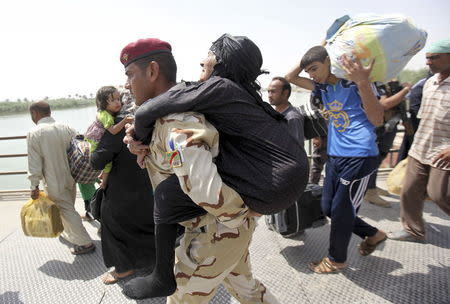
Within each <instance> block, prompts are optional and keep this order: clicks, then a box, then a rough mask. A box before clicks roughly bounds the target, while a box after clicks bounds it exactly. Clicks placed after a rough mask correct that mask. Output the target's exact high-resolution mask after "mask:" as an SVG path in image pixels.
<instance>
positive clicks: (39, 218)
mask: <svg viewBox="0 0 450 304" xmlns="http://www.w3.org/2000/svg"><path fill="white" fill-rule="evenodd" d="M20 218H21V220H22V230H23V233H24V234H25V235H27V236H34V237H57V236H59V235H60V234H61V232H62V231H63V230H64V227H63V224H62V221H61V215H60V214H59V209H58V206H56V204H55V203H54V202H52V201H51V200H50V199H49V198H48V197H47V195H45V193H44V192H42V191H41V192H40V193H39V198H38V199H36V200H33V199H30V200H29V201H28V202H27V203H26V204H25V205H24V206H23V207H22V210H21V211H20Z"/></svg>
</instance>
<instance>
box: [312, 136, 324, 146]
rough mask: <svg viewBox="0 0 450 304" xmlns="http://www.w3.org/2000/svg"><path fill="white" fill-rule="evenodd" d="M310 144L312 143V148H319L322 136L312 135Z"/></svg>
mask: <svg viewBox="0 0 450 304" xmlns="http://www.w3.org/2000/svg"><path fill="white" fill-rule="evenodd" d="M312 144H313V146H314V148H316V149H319V148H320V147H321V146H322V138H320V137H314V138H313V139H312Z"/></svg>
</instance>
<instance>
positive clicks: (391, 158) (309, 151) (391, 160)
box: [0, 128, 404, 194]
mask: <svg viewBox="0 0 450 304" xmlns="http://www.w3.org/2000/svg"><path fill="white" fill-rule="evenodd" d="M397 132H398V133H403V132H404V130H402V129H401V128H399V129H398V131H397ZM26 138H27V137H26V136H25V135H22V136H6V137H0V143H1V142H2V141H4V140H21V139H22V140H23V139H26ZM312 151H313V145H312V140H308V144H307V148H306V152H307V155H308V159H311V155H312ZM397 152H398V149H391V150H390V151H389V154H388V157H389V167H388V168H380V169H379V171H381V172H383V171H384V172H385V171H391V170H392V167H394V166H395V163H394V153H397ZM27 156H28V154H26V153H22V154H0V158H17V157H27ZM27 173H28V172H27V171H0V176H4V175H25V174H27ZM29 191H30V190H29V189H14V190H3V189H0V194H8V193H17V192H29Z"/></svg>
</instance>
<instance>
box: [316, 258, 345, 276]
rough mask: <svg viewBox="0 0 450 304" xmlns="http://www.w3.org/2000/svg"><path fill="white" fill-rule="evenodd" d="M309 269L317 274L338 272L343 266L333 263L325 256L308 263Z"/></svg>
mask: <svg viewBox="0 0 450 304" xmlns="http://www.w3.org/2000/svg"><path fill="white" fill-rule="evenodd" d="M308 267H309V269H311V270H312V271H314V272H315V273H319V274H327V273H338V272H340V271H341V270H342V269H344V268H345V265H343V266H337V265H333V263H332V262H331V261H330V260H329V259H328V258H327V257H325V258H323V259H322V260H321V261H320V262H312V263H309V265H308Z"/></svg>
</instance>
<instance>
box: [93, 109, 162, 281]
mask: <svg viewBox="0 0 450 304" xmlns="http://www.w3.org/2000/svg"><path fill="white" fill-rule="evenodd" d="M121 118H123V115H119V116H118V117H116V120H120V119H121ZM124 135H125V130H122V131H121V132H120V133H118V134H116V135H112V134H111V133H109V132H105V134H104V136H103V137H102V139H101V141H100V143H99V145H98V148H97V150H96V151H95V152H94V153H93V154H92V159H91V164H92V165H93V166H94V168H96V169H100V168H103V167H104V166H105V165H106V164H107V163H109V162H113V167H112V170H111V172H110V175H109V178H108V185H107V187H106V189H105V191H104V196H103V201H102V206H101V224H102V229H101V244H102V253H103V261H104V263H105V266H106V267H108V268H109V267H114V268H115V269H114V270H112V271H110V272H108V273H107V274H106V275H105V276H104V277H103V278H102V280H103V283H105V284H113V283H116V282H117V281H119V280H121V279H123V278H126V277H128V276H130V275H131V274H133V273H134V272H135V271H136V270H137V269H140V268H152V267H153V266H154V263H155V261H154V260H155V246H154V243H155V241H154V223H153V191H152V188H151V186H150V183H149V178H148V175H147V171H146V170H142V169H141V168H139V166H138V165H137V163H136V156H135V155H133V154H131V153H130V152H129V150H128V149H127V147H126V146H125V144H124V143H123V141H122V139H123V137H124Z"/></svg>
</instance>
